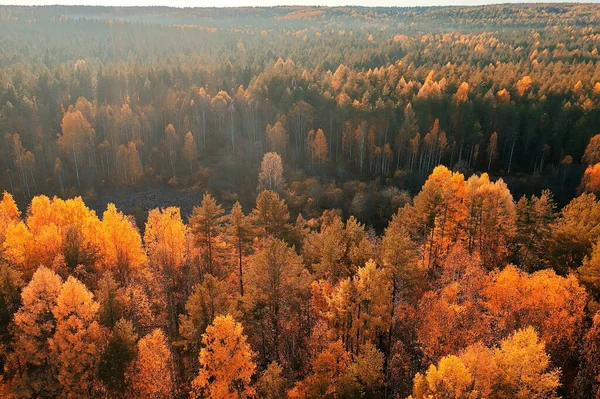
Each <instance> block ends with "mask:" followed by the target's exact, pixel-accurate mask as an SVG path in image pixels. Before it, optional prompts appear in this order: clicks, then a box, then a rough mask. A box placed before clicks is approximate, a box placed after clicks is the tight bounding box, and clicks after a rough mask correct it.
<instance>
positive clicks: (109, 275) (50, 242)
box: [0, 166, 600, 399]
mask: <svg viewBox="0 0 600 399" xmlns="http://www.w3.org/2000/svg"><path fill="white" fill-rule="evenodd" d="M280 189H281V194H278V193H277V192H275V191H270V190H263V191H261V192H260V193H259V194H258V196H257V199H256V205H255V207H254V209H252V210H251V211H249V212H244V209H243V208H242V206H241V205H240V203H239V202H235V203H233V204H232V207H228V206H223V205H221V204H220V203H219V202H218V201H217V199H216V198H215V197H213V196H212V195H210V194H205V195H204V196H203V197H202V199H201V200H199V205H198V206H197V207H195V208H194V209H193V211H192V214H191V217H190V218H189V219H188V220H189V223H187V224H186V223H185V222H184V219H183V218H182V216H181V212H180V209H179V208H176V207H170V208H164V209H154V210H150V211H149V214H148V219H147V221H146V223H145V226H144V228H143V235H142V234H141V233H140V231H139V229H138V227H137V223H136V222H135V220H134V218H133V217H131V216H128V215H125V214H123V213H122V212H120V211H118V210H117V208H116V207H115V206H114V205H112V204H111V205H108V207H107V209H106V211H105V212H103V214H102V218H99V217H98V216H97V215H96V213H95V212H94V211H92V210H90V209H89V208H88V207H87V206H86V205H85V203H84V201H83V200H82V199H81V198H74V199H68V200H63V199H60V198H56V197H55V198H52V199H51V198H48V197H44V196H41V197H35V198H34V199H33V200H32V203H31V205H30V207H29V208H28V211H27V212H26V213H25V214H24V215H21V214H20V212H19V210H18V208H17V206H16V205H15V202H14V201H13V199H12V197H11V196H10V195H9V194H4V197H3V200H2V202H1V203H0V222H1V224H0V227H1V229H2V230H1V231H0V237H2V240H3V241H2V253H1V257H2V259H1V263H0V266H1V268H0V271H1V274H0V276H1V277H2V280H1V281H2V284H0V300H1V302H0V303H1V304H2V305H3V311H2V313H1V314H0V315H1V316H2V317H0V322H1V323H2V325H1V326H0V327H1V329H0V333H1V334H0V337H1V339H2V342H1V346H0V348H1V351H0V360H1V362H2V366H3V369H4V373H3V379H2V384H3V385H2V389H3V390H4V391H3V392H10V394H11V395H13V394H14V395H16V397H67V398H87V397H98V398H101V397H108V398H113V397H114V398H117V397H125V398H179V397H186V396H187V395H189V394H191V395H192V396H194V397H202V398H229V397H238V398H251V397H257V396H258V397H266V398H280V397H285V396H288V397H293V398H322V397H329V398H355V397H373V398H378V397H382V398H383V397H386V395H388V396H389V395H395V396H396V397H408V396H409V395H412V397H413V398H437V397H440V398H441V397H456V398H459V397H473V398H486V397H487V398H508V397H511V398H513V397H518V398H530V397H536V398H548V399H550V398H556V397H558V396H557V395H558V393H559V392H562V391H561V390H563V389H566V388H565V387H569V388H568V389H573V392H579V393H581V392H585V394H583V393H581V395H583V396H582V397H590V398H593V396H589V395H588V393H589V392H593V391H598V389H599V388H598V383H597V378H598V370H597V369H598V368H597V367H596V366H595V364H596V362H595V354H596V353H597V352H598V350H597V349H598V348H597V347H598V333H597V330H598V315H596V316H594V317H593V316H592V315H593V313H594V312H597V309H598V308H599V305H598V303H599V301H600V296H599V295H600V294H599V292H600V291H599V283H598V281H599V279H598V269H599V267H598V265H597V264H598V262H599V261H598V257H599V255H598V251H599V250H598V246H599V245H600V244H599V243H598V240H599V239H600V216H599V215H600V211H599V210H600V202H599V201H598V200H597V199H596V198H595V196H594V195H593V194H589V193H588V194H582V195H581V196H580V197H577V198H575V199H573V200H572V201H571V203H570V204H568V205H567V206H565V207H564V208H562V209H561V210H560V211H557V210H556V206H555V204H554V202H553V198H552V195H551V194H550V193H549V192H547V191H545V192H543V193H542V194H541V195H540V196H539V197H535V196H533V197H529V198H527V197H523V198H522V199H521V200H519V201H518V202H515V200H514V199H513V197H512V195H511V192H510V191H509V190H508V188H507V186H506V184H505V183H504V182H503V181H502V180H501V179H492V178H491V177H490V176H489V175H487V174H485V173H484V174H481V175H472V176H471V177H469V178H468V179H465V177H464V175H463V174H461V173H459V172H453V171H450V170H449V169H447V168H445V167H444V166H438V167H436V168H434V170H433V172H432V174H431V175H430V176H429V178H428V179H427V181H426V182H425V184H424V185H423V189H422V190H421V192H420V193H418V194H417V196H416V197H415V198H414V200H413V201H408V202H406V203H405V204H404V205H403V206H401V207H398V210H397V212H396V213H395V215H394V216H393V217H392V219H391V220H390V222H389V224H388V226H387V228H386V229H385V230H383V234H382V235H381V236H379V237H378V236H377V234H376V233H375V232H374V231H373V230H371V229H370V228H369V227H368V226H367V225H365V224H363V223H361V222H359V221H358V220H357V219H356V218H355V217H354V216H350V217H348V218H344V217H343V216H342V214H341V213H340V212H338V211H335V210H329V211H326V212H323V213H322V214H318V215H316V216H314V217H311V218H310V219H304V217H303V216H302V214H300V215H298V216H297V218H296V221H295V223H292V222H291V221H290V219H291V218H290V210H289V208H288V205H287V199H289V197H288V196H289V192H288V191H287V189H286V188H283V187H280ZM142 237H143V238H142ZM544 248H547V249H548V250H544ZM510 262H513V263H510ZM590 390H591V391H590ZM585 395H588V396H585Z"/></svg>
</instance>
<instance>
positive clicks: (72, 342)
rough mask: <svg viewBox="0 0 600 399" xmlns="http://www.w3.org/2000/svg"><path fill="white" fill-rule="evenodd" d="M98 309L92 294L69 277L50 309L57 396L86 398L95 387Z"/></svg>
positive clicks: (99, 331) (101, 336) (99, 344)
mask: <svg viewBox="0 0 600 399" xmlns="http://www.w3.org/2000/svg"><path fill="white" fill-rule="evenodd" d="M98 310H99V305H98V303H96V302H95V301H94V299H93V295H92V293H91V292H89V291H88V290H87V288H86V287H85V286H84V285H83V284H82V283H81V282H79V281H78V280H77V279H75V278H73V277H69V278H68V280H67V281H66V282H65V283H64V284H63V285H62V288H61V290H60V295H59V296H58V298H57V299H56V305H55V306H54V308H53V309H52V314H53V315H54V318H55V319H56V332H55V333H54V336H53V337H52V338H51V339H49V343H50V350H51V354H52V360H53V362H54V365H55V367H56V370H57V378H58V382H59V383H60V386H61V391H62V393H61V396H64V397H66V398H73V399H75V398H86V397H89V396H91V395H93V392H94V389H96V388H97V387H96V373H97V370H98V364H99V362H100V356H101V354H102V352H103V348H104V340H105V332H104V331H103V329H102V327H100V325H99V324H98V321H97V320H98Z"/></svg>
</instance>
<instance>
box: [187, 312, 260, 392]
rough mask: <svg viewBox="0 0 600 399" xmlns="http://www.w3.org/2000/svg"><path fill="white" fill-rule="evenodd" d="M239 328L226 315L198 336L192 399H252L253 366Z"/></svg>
mask: <svg viewBox="0 0 600 399" xmlns="http://www.w3.org/2000/svg"><path fill="white" fill-rule="evenodd" d="M252 356H253V354H252V351H251V349H250V346H249V345H248V343H247V342H246V336H245V335H244V333H243V329H242V326H241V324H239V323H237V322H236V321H235V320H233V318H232V317H231V316H230V315H226V316H218V317H216V318H215V320H214V322H213V324H212V325H210V326H208V328H207V329H206V333H205V334H204V335H203V336H202V349H201V350H200V355H199V360H200V372H199V374H198V376H197V377H196V378H195V379H194V381H193V382H192V387H193V389H194V394H195V395H196V397H203V398H210V399H225V398H230V397H237V398H239V399H243V398H248V397H253V396H254V393H255V390H254V388H253V387H252V386H251V385H250V381H251V378H252V375H253V374H254V371H255V369H256V365H255V364H254V362H253V361H252Z"/></svg>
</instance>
